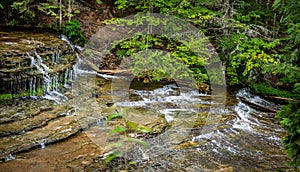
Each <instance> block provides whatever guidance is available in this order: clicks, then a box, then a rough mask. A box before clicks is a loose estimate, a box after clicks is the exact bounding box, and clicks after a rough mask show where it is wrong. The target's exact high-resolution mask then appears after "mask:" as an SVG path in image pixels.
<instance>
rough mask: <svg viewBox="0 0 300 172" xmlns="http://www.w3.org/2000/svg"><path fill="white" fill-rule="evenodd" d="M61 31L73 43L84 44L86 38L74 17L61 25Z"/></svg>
mask: <svg viewBox="0 0 300 172" xmlns="http://www.w3.org/2000/svg"><path fill="white" fill-rule="evenodd" d="M61 32H62V34H64V35H66V36H67V37H68V38H69V39H70V40H71V41H72V42H73V43H74V44H79V45H84V44H85V43H86V42H87V39H86V37H85V36H84V35H83V32H82V30H81V28H80V23H79V21H78V20H76V19H72V20H71V21H67V22H66V24H65V25H64V26H62V27H61Z"/></svg>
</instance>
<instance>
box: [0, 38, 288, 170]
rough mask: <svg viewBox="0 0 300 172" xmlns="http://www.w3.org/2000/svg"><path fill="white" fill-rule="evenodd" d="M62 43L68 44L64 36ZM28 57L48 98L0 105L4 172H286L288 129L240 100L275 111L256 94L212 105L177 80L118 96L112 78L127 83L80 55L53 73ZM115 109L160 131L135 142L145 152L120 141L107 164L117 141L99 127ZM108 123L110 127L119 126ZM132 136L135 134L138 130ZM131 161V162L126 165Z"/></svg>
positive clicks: (133, 85)
mask: <svg viewBox="0 0 300 172" xmlns="http://www.w3.org/2000/svg"><path fill="white" fill-rule="evenodd" d="M62 39H63V40H65V41H67V42H68V44H69V45H70V46H72V45H71V44H70V42H69V41H68V40H67V39H66V38H65V37H63V38H62ZM76 48H77V49H78V47H74V46H72V49H73V50H74V49H76ZM26 55H27V56H28V57H29V59H30V66H35V68H37V69H38V71H39V72H40V73H42V74H43V82H44V83H43V84H44V85H45V93H44V95H43V96H42V97H39V98H37V99H25V100H22V99H19V100H17V102H16V104H13V105H11V106H1V107H0V108H1V109H0V111H1V121H0V131H1V132H0V136H1V137H0V139H1V140H0V142H1V143H0V145H1V146H0V148H1V149H0V150H1V159H2V160H3V162H2V163H0V168H1V171H13V170H16V169H18V168H22V169H28V171H55V170H58V171H101V169H104V168H105V170H106V171H117V170H122V169H127V170H129V171H215V170H221V169H223V171H275V170H276V169H279V168H281V169H286V167H285V165H284V163H285V161H286V157H285V155H284V153H283V150H282V149H283V147H282V144H281V138H282V137H283V136H284V135H285V131H284V130H283V129H282V128H280V126H279V125H278V121H277V119H276V118H275V117H274V116H275V114H274V113H269V112H262V111H260V110H257V109H255V108H253V107H251V106H249V105H248V104H246V103H244V102H242V101H241V100H239V99H238V97H243V98H246V99H247V100H248V101H250V102H254V103H258V104H261V105H263V106H266V107H271V108H274V109H279V108H280V106H279V105H277V104H275V103H271V102H269V101H267V100H264V99H262V98H260V97H258V96H256V95H253V94H252V93H251V91H250V90H249V89H241V90H238V91H237V92H236V93H228V94H227V101H226V107H225V109H224V108H222V107H220V108H211V107H212V105H214V107H217V105H218V104H217V103H215V102H214V101H213V99H212V96H211V95H209V94H202V93H199V92H198V91H197V90H194V89H192V88H189V87H179V86H178V85H177V84H176V83H148V84H145V83H140V82H137V81H133V82H131V84H130V88H128V93H126V94H119V92H118V91H119V90H118V88H114V87H112V80H113V79H117V80H124V79H126V78H121V77H116V76H111V75H104V74H99V73H97V72H95V71H92V70H87V69H85V68H83V67H82V66H80V63H82V60H81V59H80V58H79V56H77V61H78V62H79V63H77V64H74V65H72V66H70V67H68V68H66V70H65V71H64V73H63V74H62V75H57V74H55V73H51V70H52V69H50V68H49V67H48V66H47V64H46V63H44V61H43V59H42V58H41V57H40V55H39V54H38V53H36V52H34V53H31V54H30V53H27V54H26ZM59 59H60V52H59V51H58V52H56V53H54V54H53V55H52V56H51V58H50V60H51V62H52V63H57V62H58V61H59ZM37 82H38V79H37V77H32V78H31V79H30V85H29V87H30V88H29V89H30V92H33V90H36V86H37V85H38V84H37ZM61 86H62V87H61ZM121 87H122V86H121ZM114 89H115V90H114ZM124 96H125V97H124ZM32 98H36V97H33V96H32ZM115 112H122V113H123V114H125V116H126V117H125V116H124V118H126V120H128V121H133V122H136V123H138V124H143V125H149V126H151V127H152V128H154V129H157V132H156V133H155V134H153V135H150V136H147V135H146V136H145V135H141V136H140V137H139V138H140V139H143V141H144V142H147V143H148V144H149V145H150V148H145V147H144V146H142V145H139V144H134V145H130V144H128V146H127V143H125V142H123V144H124V145H125V147H126V146H127V147H126V148H123V147H121V148H120V149H121V151H122V152H123V153H124V156H123V157H124V158H117V159H116V160H114V161H112V162H111V163H110V164H108V165H107V166H105V165H104V163H103V159H104V157H105V156H107V153H108V152H109V151H108V150H106V149H105V147H106V146H108V145H109V144H112V143H116V142H117V141H120V139H119V140H118V138H117V139H116V141H114V140H113V139H111V138H110V135H109V134H108V132H109V131H110V129H111V128H109V126H108V125H106V124H105V123H104V121H105V119H106V117H107V116H108V115H110V114H112V113H115ZM161 121H162V122H161ZM112 125H113V127H115V126H116V125H118V121H113V124H112ZM82 129H83V132H80V131H81V130H82ZM130 134H132V135H134V137H135V136H138V135H139V134H140V133H130ZM130 136H131V135H130ZM130 160H133V161H134V162H135V163H136V164H135V165H130V164H129V162H128V161H130Z"/></svg>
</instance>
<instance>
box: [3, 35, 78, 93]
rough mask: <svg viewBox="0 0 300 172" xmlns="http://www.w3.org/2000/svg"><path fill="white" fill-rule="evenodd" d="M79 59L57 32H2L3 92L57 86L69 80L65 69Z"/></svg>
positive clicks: (33, 91) (70, 68)
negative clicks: (55, 33)
mask: <svg viewBox="0 0 300 172" xmlns="http://www.w3.org/2000/svg"><path fill="white" fill-rule="evenodd" d="M76 60H77V58H76V53H75V52H74V50H73V48H72V46H71V45H69V43H68V42H67V41H64V40H61V39H60V38H59V36H57V35H54V34H51V33H33V32H23V31H22V32H16V31H13V32H1V31H0V94H10V95H11V96H13V95H15V96H16V95H21V94H22V96H28V95H34V94H37V92H38V90H39V88H41V87H44V89H48V90H49V89H56V88H55V87H56V86H55V84H56V85H57V84H58V83H59V82H60V83H63V82H67V81H65V80H67V79H69V78H67V77H68V76H66V75H69V73H66V72H69V71H71V70H72V66H73V65H74V64H75V63H76ZM44 89H43V90H44ZM39 91H40V92H42V90H39ZM46 91H47V90H46Z"/></svg>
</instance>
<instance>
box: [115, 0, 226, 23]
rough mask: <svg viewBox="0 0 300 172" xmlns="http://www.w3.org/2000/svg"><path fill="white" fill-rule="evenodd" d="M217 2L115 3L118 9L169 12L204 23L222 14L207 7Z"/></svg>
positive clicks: (158, 0)
mask: <svg viewBox="0 0 300 172" xmlns="http://www.w3.org/2000/svg"><path fill="white" fill-rule="evenodd" d="M215 2H217V0H197V1H188V0H184V1H182V0H170V1H164V0H154V1H148V0H142V1H140V0H117V1H116V2H115V4H116V5H117V7H118V9H122V10H125V9H130V8H134V9H136V10H137V11H138V12H143V13H147V12H153V13H161V14H167V15H172V16H176V17H180V18H183V19H186V20H188V21H190V22H193V23H203V21H207V20H208V19H210V18H213V17H215V16H219V15H221V13H220V12H218V11H213V10H210V9H209V8H207V6H211V5H213V4H214V3H215Z"/></svg>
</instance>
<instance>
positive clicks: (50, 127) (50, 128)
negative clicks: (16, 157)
mask: <svg viewBox="0 0 300 172" xmlns="http://www.w3.org/2000/svg"><path fill="white" fill-rule="evenodd" d="M80 130H81V127H80V125H79V124H78V123H77V119H76V117H75V116H66V117H64V118H58V119H57V120H55V121H52V122H50V123H48V124H47V125H45V126H44V127H43V128H38V129H35V130H32V131H28V132H25V133H24V134H22V135H16V136H7V137H2V138H1V140H0V159H4V158H6V157H8V156H9V155H10V154H14V153H16V152H20V151H25V150H28V149H31V148H33V147H36V146H39V145H43V144H49V143H53V142H57V141H59V140H63V139H66V138H68V137H70V136H71V135H74V134H76V133H78V132H79V131H80Z"/></svg>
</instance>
